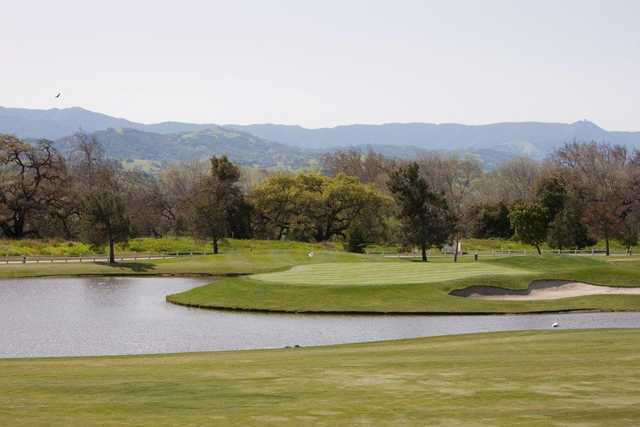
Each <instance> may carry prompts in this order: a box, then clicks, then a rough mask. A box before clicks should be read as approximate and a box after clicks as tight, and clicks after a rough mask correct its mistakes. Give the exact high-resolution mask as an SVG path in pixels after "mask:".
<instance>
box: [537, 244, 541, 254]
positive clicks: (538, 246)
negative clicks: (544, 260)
mask: <svg viewBox="0 0 640 427" xmlns="http://www.w3.org/2000/svg"><path fill="white" fill-rule="evenodd" d="M536 250H537V251H538V256H541V255H542V251H541V250H540V245H536Z"/></svg>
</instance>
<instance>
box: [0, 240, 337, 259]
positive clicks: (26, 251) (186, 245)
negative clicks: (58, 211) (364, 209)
mask: <svg viewBox="0 0 640 427" xmlns="http://www.w3.org/2000/svg"><path fill="white" fill-rule="evenodd" d="M220 248H221V250H222V251H225V252H234V251H241V250H249V249H251V250H267V249H269V250H275V249H306V250H308V251H310V250H337V249H339V247H338V245H336V244H334V243H323V244H312V243H300V242H279V241H267V240H238V239H227V240H224V241H222V242H221V243H220ZM106 249H107V247H106V246H104V247H92V246H90V245H88V244H86V243H82V242H74V241H65V240H57V239H24V240H9V239H0V257H4V256H22V255H26V256H80V255H101V254H105V253H106ZM211 249H212V248H211V243H210V242H205V241H203V240H198V239H194V238H192V237H162V238H153V237H139V238H135V239H131V240H129V241H128V242H127V243H121V244H117V245H116V253H117V254H136V253H162V252H167V253H175V252H181V253H186V252H204V253H211Z"/></svg>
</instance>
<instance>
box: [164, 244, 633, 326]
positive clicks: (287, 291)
mask: <svg viewBox="0 0 640 427" xmlns="http://www.w3.org/2000/svg"><path fill="white" fill-rule="evenodd" d="M360 261H365V262H364V263H360V264H349V263H330V264H326V265H309V266H299V267H294V268H293V269H292V270H289V271H282V272H278V273H269V274H259V275H256V276H248V277H230V278H224V279H221V280H219V281H217V282H216V283H213V284H210V285H205V286H201V287H198V288H195V289H192V290H189V291H186V292H182V293H179V294H175V295H170V296H168V297H167V299H168V300H169V301H171V302H174V303H177V304H183V305H188V306H196V307H203V308H229V309H242V310H263V311H282V312H299V313H302V312H318V313H340V312H349V313H440V314H443V313H531V312H550V311H568V310H592V311H638V310H640V295H635V296H634V295H592V296H584V297H576V298H566V299H557V300H540V301H496V300H480V299H474V298H463V297H458V296H452V295H450V294H449V293H450V292H451V291H452V290H454V289H459V288H463V287H467V286H472V285H485V286H498V287H503V288H511V289H523V288H526V287H527V286H528V285H529V284H530V283H531V282H532V281H533V280H575V281H583V282H588V283H595V284H603V285H616V286H640V260H636V261H629V262H615V263H614V262H607V261H605V260H602V259H594V258H591V257H573V256H565V257H558V256H545V257H537V256H530V257H509V258H500V259H488V260H483V261H478V262H473V261H470V262H469V261H467V262H464V263H457V264H454V263H452V262H450V261H448V262H444V261H439V262H434V263H431V264H423V263H419V262H412V261H393V262H385V263H380V264H372V263H369V262H366V261H367V260H366V259H364V260H363V259H360ZM265 279H266V280H265Z"/></svg>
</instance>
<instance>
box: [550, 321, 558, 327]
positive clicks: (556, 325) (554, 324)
mask: <svg viewBox="0 0 640 427" xmlns="http://www.w3.org/2000/svg"><path fill="white" fill-rule="evenodd" d="M558 326H560V323H558V322H553V325H551V327H552V328H557V327H558Z"/></svg>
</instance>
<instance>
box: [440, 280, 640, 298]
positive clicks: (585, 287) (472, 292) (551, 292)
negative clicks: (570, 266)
mask: <svg viewBox="0 0 640 427" xmlns="http://www.w3.org/2000/svg"><path fill="white" fill-rule="evenodd" d="M449 294H450V295H454V296H459V297H469V298H478V299H488V300H511V301H538V300H549V299H561V298H573V297H582V296H585V295H640V287H639V288H624V287H613V286H598V285H590V284H588V283H582V282H572V281H569V280H536V281H534V282H533V283H531V284H530V285H529V288H528V289H505V288H498V287H495V286H470V287H468V288H464V289H456V290H454V291H451V292H450V293H449Z"/></svg>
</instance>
